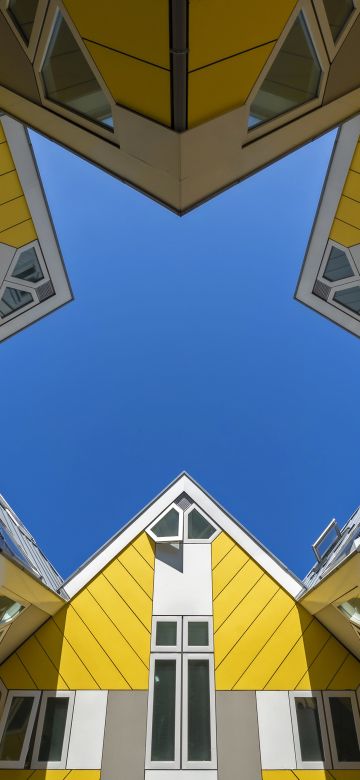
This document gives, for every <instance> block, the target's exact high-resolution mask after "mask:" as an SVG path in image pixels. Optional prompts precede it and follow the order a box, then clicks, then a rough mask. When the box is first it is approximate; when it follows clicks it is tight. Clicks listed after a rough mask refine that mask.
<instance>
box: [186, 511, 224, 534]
mask: <svg viewBox="0 0 360 780" xmlns="http://www.w3.org/2000/svg"><path fill="white" fill-rule="evenodd" d="M187 522H188V527H187V537H188V539H210V538H211V537H212V536H214V534H215V533H216V531H217V528H216V527H215V526H214V525H213V524H212V523H210V522H209V521H208V520H206V518H205V517H204V515H202V514H201V513H200V512H199V511H198V510H197V509H191V510H190V512H189V514H188V518H187Z"/></svg>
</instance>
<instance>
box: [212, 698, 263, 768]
mask: <svg viewBox="0 0 360 780" xmlns="http://www.w3.org/2000/svg"><path fill="white" fill-rule="evenodd" d="M216 724H217V745H218V773H219V780H237V778H239V780H261V760H260V744H259V730H258V720H257V710H256V695H255V691H217V693H216Z"/></svg>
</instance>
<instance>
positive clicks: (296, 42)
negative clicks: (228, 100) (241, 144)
mask: <svg viewBox="0 0 360 780" xmlns="http://www.w3.org/2000/svg"><path fill="white" fill-rule="evenodd" d="M320 76H321V68H320V64H319V61H318V58H317V56H316V54H315V50H314V47H313V45H312V42H311V38H310V35H309V32H308V29H307V27H306V24H305V20H304V17H303V15H302V14H299V16H298V17H297V19H296V21H295V23H294V25H293V27H292V28H291V30H290V32H289V34H288V36H287V38H286V40H285V41H284V43H283V45H282V47H281V49H280V51H279V53H278V55H277V57H276V59H275V61H274V62H273V64H272V66H271V68H270V70H269V72H268V74H267V76H266V78H265V80H264V81H263V83H262V85H261V87H260V89H259V92H258V93H257V95H256V97H255V100H254V101H253V103H252V105H251V107H250V117H249V126H250V127H253V126H254V125H258V124H260V123H261V122H266V121H267V120H269V119H273V118H274V117H276V116H280V114H284V113H285V112H286V111H290V110H291V109H292V108H296V106H301V105H302V104H303V103H306V102H307V101H308V100H312V98H314V97H316V95H317V94H318V90H319V84H320Z"/></svg>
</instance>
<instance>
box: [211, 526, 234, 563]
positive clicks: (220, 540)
mask: <svg viewBox="0 0 360 780" xmlns="http://www.w3.org/2000/svg"><path fill="white" fill-rule="evenodd" d="M232 547H235V542H234V540H233V539H231V537H230V536H228V535H227V534H226V533H225V532H224V531H222V532H221V534H219V536H217V537H216V539H215V540H214V541H213V542H212V545H211V557H212V567H213V569H215V566H217V565H218V564H219V563H220V561H221V560H222V559H223V558H224V556H225V555H227V553H228V552H229V551H230V550H231V548H232Z"/></svg>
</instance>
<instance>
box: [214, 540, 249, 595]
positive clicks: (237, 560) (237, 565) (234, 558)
mask: <svg viewBox="0 0 360 780" xmlns="http://www.w3.org/2000/svg"><path fill="white" fill-rule="evenodd" d="M248 560H249V556H248V555H247V553H245V552H244V551H243V550H242V549H241V547H238V545H237V544H236V545H234V547H232V549H231V550H230V552H228V554H227V555H226V556H225V557H224V558H223V559H222V561H220V563H219V564H218V566H217V567H216V569H214V570H213V577H212V579H213V597H214V599H216V597H217V596H218V595H219V593H221V591H222V590H223V589H224V588H225V586H226V585H227V584H228V582H230V580H232V578H233V577H234V576H235V574H237V572H238V571H240V569H241V568H242V567H243V566H244V565H245V563H246V562H247V561H248Z"/></svg>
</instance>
